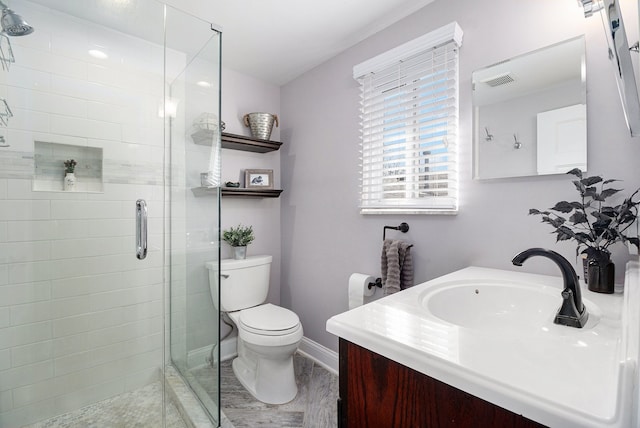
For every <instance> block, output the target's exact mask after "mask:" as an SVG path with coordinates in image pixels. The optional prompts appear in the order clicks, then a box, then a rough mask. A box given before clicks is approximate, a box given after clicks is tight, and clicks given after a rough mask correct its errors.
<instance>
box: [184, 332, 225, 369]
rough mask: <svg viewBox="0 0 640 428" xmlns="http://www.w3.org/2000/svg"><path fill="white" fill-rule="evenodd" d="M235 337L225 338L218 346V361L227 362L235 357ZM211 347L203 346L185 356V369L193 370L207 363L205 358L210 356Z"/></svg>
mask: <svg viewBox="0 0 640 428" xmlns="http://www.w3.org/2000/svg"><path fill="white" fill-rule="evenodd" d="M236 340H237V336H231V337H228V338H226V339H225V340H223V341H222V343H221V344H220V360H221V361H227V360H230V359H232V358H233V357H235V356H236V355H237V352H236V349H237V345H236ZM211 346H213V345H208V346H204V347H202V348H199V349H194V350H192V351H189V352H188V354H187V367H189V368H194V367H197V366H201V365H203V364H208V363H207V358H209V356H210V355H211Z"/></svg>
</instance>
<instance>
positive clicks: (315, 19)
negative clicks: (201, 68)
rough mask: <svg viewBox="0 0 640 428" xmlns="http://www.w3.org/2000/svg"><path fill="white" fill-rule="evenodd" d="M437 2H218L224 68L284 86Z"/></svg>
mask: <svg viewBox="0 0 640 428" xmlns="http://www.w3.org/2000/svg"><path fill="white" fill-rule="evenodd" d="M433 1H434V0H323V1H318V0H273V1H264V0H263V1H257V0H234V1H219V2H218V3H219V4H217V5H216V6H215V7H214V10H215V16H216V23H217V24H219V25H220V26H221V27H222V55H223V57H222V58H223V66H225V67H228V68H231V69H233V70H236V71H240V72H242V73H245V74H249V75H252V76H255V77H258V78H260V79H262V80H265V81H267V82H271V83H273V84H276V85H282V84H285V83H287V82H289V81H291V80H292V79H294V78H296V77H298V76H299V75H301V74H303V73H304V72H306V71H308V70H310V69H312V68H314V67H315V66H317V65H319V64H321V63H322V62H324V61H326V60H327V59H329V58H331V57H333V56H335V55H336V54H338V53H340V52H342V51H344V50H345V49H347V48H349V47H351V46H353V45H355V44H356V43H358V42H360V41H362V40H364V39H366V38H367V37H369V36H371V35H372V34H374V33H376V32H378V31H380V30H382V29H384V28H386V27H388V26H389V25H391V24H393V23H395V22H397V21H399V20H400V19H402V18H404V17H406V16H408V15H410V14H412V13H413V12H415V11H416V10H418V9H420V8H422V7H424V6H426V5H427V4H429V3H431V2H433Z"/></svg>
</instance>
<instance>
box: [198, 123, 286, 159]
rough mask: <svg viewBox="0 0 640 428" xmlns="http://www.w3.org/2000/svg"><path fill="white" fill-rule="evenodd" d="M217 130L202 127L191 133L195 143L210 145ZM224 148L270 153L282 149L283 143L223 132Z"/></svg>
mask: <svg viewBox="0 0 640 428" xmlns="http://www.w3.org/2000/svg"><path fill="white" fill-rule="evenodd" d="M214 136H215V131H209V130H207V129H200V130H198V131H196V132H194V133H193V134H191V139H192V140H193V142H194V143H196V144H199V145H202V146H210V145H211V143H212V142H213V138H214ZM221 140H222V148H223V149H232V150H242V151H245V152H254V153H268V152H273V151H276V150H279V149H280V146H281V145H282V143H281V142H280V141H271V140H260V139H257V138H251V137H247V136H244V135H237V134H229V133H227V132H223V133H222V138H221Z"/></svg>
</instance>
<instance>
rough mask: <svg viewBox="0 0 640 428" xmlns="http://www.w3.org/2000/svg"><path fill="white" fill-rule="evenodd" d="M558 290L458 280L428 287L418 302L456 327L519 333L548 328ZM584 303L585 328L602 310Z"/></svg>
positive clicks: (505, 282)
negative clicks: (587, 315)
mask: <svg viewBox="0 0 640 428" xmlns="http://www.w3.org/2000/svg"><path fill="white" fill-rule="evenodd" d="M560 291H561V289H559V288H556V287H548V286H543V285H540V284H533V283H526V282H514V281H499V280H494V281H491V282H486V281H485V282H482V281H475V280H471V281H470V280H460V281H453V282H445V283H442V284H438V285H436V286H433V287H430V288H428V289H427V290H425V291H424V292H423V293H422V294H421V298H420V301H421V303H422V307H423V308H424V309H425V310H426V311H427V312H428V313H430V314H431V315H433V316H435V317H436V318H439V319H441V320H443V321H446V322H448V323H451V324H454V325H457V326H459V327H465V328H470V329H477V330H484V331H502V332H504V331H513V332H514V333H517V334H518V335H522V334H523V333H525V332H531V331H532V330H536V331H537V330H543V331H550V328H551V327H553V326H554V322H553V320H554V318H555V315H556V312H557V310H558V308H560V305H561V304H562V297H561V296H560ZM583 303H584V304H585V306H587V311H588V312H589V320H588V322H587V325H586V326H585V327H584V328H585V329H589V328H592V327H593V326H594V325H595V324H596V323H597V320H598V319H599V317H600V313H601V311H600V309H599V308H598V307H597V306H596V305H595V304H594V303H592V302H590V301H588V300H587V299H583ZM562 328H567V327H566V326H562ZM569 328H571V327H569ZM552 330H554V331H557V330H556V329H555V328H553V329H552ZM560 331H562V330H560Z"/></svg>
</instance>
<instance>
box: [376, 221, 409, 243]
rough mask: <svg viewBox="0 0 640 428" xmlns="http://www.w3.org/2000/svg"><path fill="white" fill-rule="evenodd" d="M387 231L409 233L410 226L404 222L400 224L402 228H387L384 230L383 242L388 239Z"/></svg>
mask: <svg viewBox="0 0 640 428" xmlns="http://www.w3.org/2000/svg"><path fill="white" fill-rule="evenodd" d="M387 229H391V230H399V231H400V232H402V233H407V232H408V231H409V225H408V224H407V223H404V222H402V223H400V226H385V227H384V228H383V229H382V240H383V241H384V240H385V239H386V235H387Z"/></svg>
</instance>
